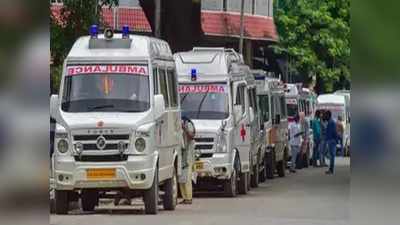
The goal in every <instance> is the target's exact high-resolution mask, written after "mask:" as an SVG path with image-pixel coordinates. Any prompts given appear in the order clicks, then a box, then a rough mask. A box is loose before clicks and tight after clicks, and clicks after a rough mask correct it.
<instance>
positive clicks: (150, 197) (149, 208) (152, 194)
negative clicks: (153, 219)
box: [143, 166, 158, 215]
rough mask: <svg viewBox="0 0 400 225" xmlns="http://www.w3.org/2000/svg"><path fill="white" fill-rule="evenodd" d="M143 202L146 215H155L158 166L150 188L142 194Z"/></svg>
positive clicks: (156, 211) (156, 209)
mask: <svg viewBox="0 0 400 225" xmlns="http://www.w3.org/2000/svg"><path fill="white" fill-rule="evenodd" d="M143 201H144V211H145V213H146V214H148V215H150V214H151V215H155V214H157V213H158V166H157V167H156V170H155V172H154V179H153V184H152V185H151V188H150V189H148V190H146V191H145V192H144V195H143Z"/></svg>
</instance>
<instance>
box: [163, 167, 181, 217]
mask: <svg viewBox="0 0 400 225" xmlns="http://www.w3.org/2000/svg"><path fill="white" fill-rule="evenodd" d="M164 192H165V194H164V196H163V206H164V209H165V210H175V208H176V205H177V202H178V180H177V178H176V169H175V167H174V172H173V176H172V178H170V179H168V180H167V181H166V182H165V184H164Z"/></svg>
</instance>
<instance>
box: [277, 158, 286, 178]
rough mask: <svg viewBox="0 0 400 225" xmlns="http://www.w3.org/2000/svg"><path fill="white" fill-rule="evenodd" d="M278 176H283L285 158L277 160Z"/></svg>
mask: <svg viewBox="0 0 400 225" xmlns="http://www.w3.org/2000/svg"><path fill="white" fill-rule="evenodd" d="M277 170H278V176H279V177H285V175H286V174H285V173H286V160H285V159H283V160H281V161H279V162H278V164H277Z"/></svg>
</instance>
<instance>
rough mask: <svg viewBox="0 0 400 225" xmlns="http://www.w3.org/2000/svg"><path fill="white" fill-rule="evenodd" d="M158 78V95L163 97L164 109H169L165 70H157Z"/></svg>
mask: <svg viewBox="0 0 400 225" xmlns="http://www.w3.org/2000/svg"><path fill="white" fill-rule="evenodd" d="M158 71H159V73H158V76H159V81H160V94H162V95H163V96H164V101H165V107H170V106H171V104H170V102H169V98H168V87H167V74H166V72H165V70H163V69H159V70H158Z"/></svg>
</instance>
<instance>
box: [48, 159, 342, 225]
mask: <svg viewBox="0 0 400 225" xmlns="http://www.w3.org/2000/svg"><path fill="white" fill-rule="evenodd" d="M324 172H325V168H308V169H303V170H300V171H298V173H296V174H290V175H288V176H287V177H285V178H275V179H273V180H267V182H266V183H263V184H260V187H259V188H257V189H252V190H251V191H250V193H249V194H247V195H245V196H239V197H237V198H224V197H221V196H220V195H218V194H210V195H206V196H203V194H202V195H201V197H198V198H195V199H194V201H193V205H191V206H187V205H179V206H178V207H177V209H176V210H175V211H163V210H161V211H160V213H159V215H156V216H151V215H144V213H143V204H142V203H141V202H140V201H134V202H133V205H134V207H133V208H132V207H130V208H129V207H124V206H120V207H119V208H115V207H113V206H107V205H105V206H102V207H100V208H99V209H97V211H96V212H95V213H92V214H84V213H82V212H80V211H79V210H75V211H73V212H71V214H70V215H68V216H55V215H52V216H51V217H50V224H54V225H90V224H93V225H128V224H129V225H132V224H133V225H159V224H160V225H161V224H162V225H225V224H226V225H236V224H237V225H269V224H271V225H303V224H304V225H331V224H332V225H333V224H335V225H336V224H340V225H342V224H349V223H350V222H349V220H350V219H349V218H350V215H349V214H350V212H349V210H350V209H349V207H350V206H349V204H350V203H349V202H350V200H349V192H350V160H349V159H348V158H346V159H343V158H338V159H337V169H336V174H335V175H333V176H328V175H325V173H324Z"/></svg>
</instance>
